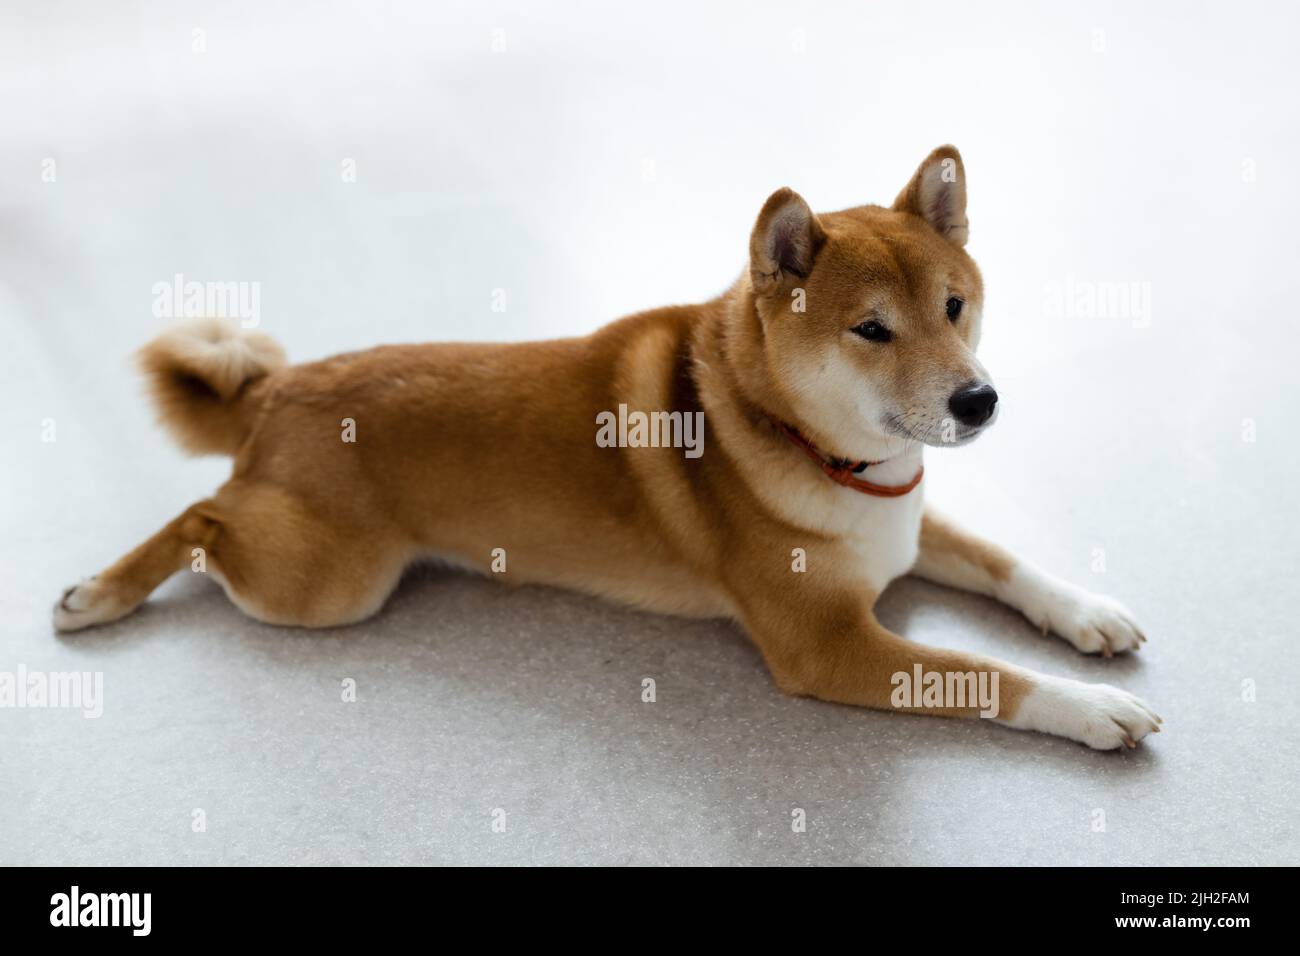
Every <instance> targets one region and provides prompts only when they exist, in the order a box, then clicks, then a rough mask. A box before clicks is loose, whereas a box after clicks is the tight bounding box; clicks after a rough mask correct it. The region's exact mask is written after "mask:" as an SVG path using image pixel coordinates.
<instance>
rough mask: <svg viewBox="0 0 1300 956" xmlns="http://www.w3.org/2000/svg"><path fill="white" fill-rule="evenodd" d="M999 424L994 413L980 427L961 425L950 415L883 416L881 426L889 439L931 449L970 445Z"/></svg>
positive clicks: (900, 414)
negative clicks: (995, 423)
mask: <svg viewBox="0 0 1300 956" xmlns="http://www.w3.org/2000/svg"><path fill="white" fill-rule="evenodd" d="M997 420H998V415H997V412H996V411H995V412H994V413H993V417H992V418H990V419H989V420H988V421H986V422H984V423H983V424H982V425H963V424H962V423H961V422H959V421H957V420H956V419H954V418H953V417H952V416H951V415H927V414H924V413H922V414H906V413H901V412H900V413H896V414H893V415H889V416H886V418H885V420H884V422H883V425H884V428H885V432H886V433H887V434H889V435H892V436H895V437H898V438H902V439H904V440H906V441H909V442H916V443H918V444H921V445H929V446H930V447H931V448H957V447H960V446H961V445H969V444H970V443H971V442H973V441H974V440H975V439H977V438H979V437H980V435H982V434H984V432H985V431H987V430H988V428H989V427H990V426H991V425H992V424H993V423H994V422H996V421H997Z"/></svg>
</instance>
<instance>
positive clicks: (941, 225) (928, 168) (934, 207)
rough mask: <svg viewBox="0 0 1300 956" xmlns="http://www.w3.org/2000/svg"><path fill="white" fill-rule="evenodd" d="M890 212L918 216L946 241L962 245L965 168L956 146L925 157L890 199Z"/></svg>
mask: <svg viewBox="0 0 1300 956" xmlns="http://www.w3.org/2000/svg"><path fill="white" fill-rule="evenodd" d="M894 211H895V212H910V213H912V214H913V215H915V216H920V217H921V218H922V219H924V220H925V221H926V222H928V223H929V224H930V225H931V226H933V227H934V230H935V231H936V232H937V233H939V235H941V236H943V237H944V238H945V239H947V240H948V241H949V242H953V243H956V244H957V245H959V246H964V245H966V240H967V239H968V238H969V237H970V223H969V222H968V221H967V220H966V170H965V168H964V167H963V166H962V164H961V153H959V152H957V147H956V146H940V147H939V148H938V149H936V150H935V151H934V152H933V153H931V154H930V155H929V156H927V157H926V158H925V162H923V163H922V164H921V165H920V166H919V167H918V168H917V170H916V175H915V176H913V177H912V181H911V182H910V183H908V184H907V186H906V187H904V189H903V191H902V192H901V193H899V194H898V198H897V199H895V200H894Z"/></svg>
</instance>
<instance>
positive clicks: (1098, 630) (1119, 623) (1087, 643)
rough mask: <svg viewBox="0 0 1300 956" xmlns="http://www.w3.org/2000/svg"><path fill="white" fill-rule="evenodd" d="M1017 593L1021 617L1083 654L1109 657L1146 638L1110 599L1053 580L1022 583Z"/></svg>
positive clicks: (1130, 617)
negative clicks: (1022, 615)
mask: <svg viewBox="0 0 1300 956" xmlns="http://www.w3.org/2000/svg"><path fill="white" fill-rule="evenodd" d="M1020 590H1021V595H1020V601H1019V602H1017V603H1018V604H1019V605H1020V607H1021V610H1022V611H1023V612H1024V614H1025V617H1027V618H1029V620H1031V621H1033V622H1034V623H1035V624H1036V625H1038V627H1040V628H1041V629H1042V631H1043V633H1044V634H1046V633H1047V632H1048V631H1052V632H1053V633H1055V634H1059V635H1060V636H1061V637H1063V638H1065V639H1066V640H1067V641H1069V642H1070V643H1071V644H1073V645H1074V646H1075V647H1076V648H1078V649H1079V650H1081V651H1083V652H1084V653H1085V654H1101V655H1102V656H1103V657H1111V656H1113V655H1115V654H1119V653H1122V652H1123V651H1135V650H1137V649H1138V647H1139V646H1141V645H1142V644H1143V643H1144V642H1145V641H1146V639H1147V638H1146V635H1145V634H1143V633H1142V629H1141V628H1140V627H1138V625H1137V622H1136V621H1134V620H1133V614H1132V612H1130V611H1129V609H1128V608H1126V607H1125V606H1124V605H1123V604H1121V603H1119V601H1116V600H1115V599H1114V598H1110V597H1106V596H1105V595H1103V594H1093V593H1092V592H1091V591H1085V590H1084V589H1083V588H1080V587H1075V586H1074V585H1072V584H1067V583H1065V582H1064V581H1057V580H1054V579H1045V580H1041V581H1034V582H1032V583H1031V582H1025V584H1024V586H1022V587H1021V589H1020Z"/></svg>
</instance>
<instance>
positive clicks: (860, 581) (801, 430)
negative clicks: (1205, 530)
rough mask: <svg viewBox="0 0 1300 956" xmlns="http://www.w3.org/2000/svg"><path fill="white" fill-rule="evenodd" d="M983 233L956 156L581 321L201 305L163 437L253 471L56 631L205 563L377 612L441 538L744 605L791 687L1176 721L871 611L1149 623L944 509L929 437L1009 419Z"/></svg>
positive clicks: (323, 608)
mask: <svg viewBox="0 0 1300 956" xmlns="http://www.w3.org/2000/svg"><path fill="white" fill-rule="evenodd" d="M968 234H969V223H968V221H967V217H966V174H965V168H964V166H963V163H962V159H961V156H960V154H959V153H958V151H957V150H956V149H955V148H954V147H952V146H942V147H940V148H938V149H936V150H935V151H934V152H932V153H931V154H930V155H929V156H928V157H927V158H926V159H925V161H924V162H922V163H921V165H920V167H919V168H918V169H917V170H916V172H915V174H914V175H913V177H912V179H911V181H910V182H908V184H907V185H906V186H905V187H904V189H903V190H902V192H901V193H900V194H899V195H898V198H897V199H896V200H895V201H894V203H893V205H891V206H889V207H883V206H874V205H867V206H859V207H856V208H852V209H845V210H843V211H841V212H835V213H829V214H823V215H817V214H814V213H813V212H812V210H811V209H810V208H809V206H808V204H807V203H806V202H805V201H804V199H803V198H802V197H801V196H799V195H798V194H797V193H795V192H793V191H792V190H790V189H788V188H784V189H780V190H778V191H776V192H775V193H773V194H772V195H771V196H770V197H769V198H768V199H767V201H766V202H765V203H764V204H763V206H762V208H761V210H760V212H759V214H758V217H757V220H756V221H755V223H754V227H753V230H752V233H751V235H750V238H749V265H748V268H747V269H746V270H744V271H743V272H742V274H741V276H740V277H739V279H737V281H736V282H735V283H734V284H733V285H732V286H731V287H730V288H729V289H728V290H727V291H726V292H725V293H724V294H723V295H721V296H720V297H718V298H716V299H714V300H712V301H710V302H706V303H704V304H702V305H689V306H670V307H667V308H661V309H655V310H652V311H648V312H643V313H640V314H637V315H633V316H630V317H627V318H624V319H621V320H619V321H616V322H613V323H612V324H610V325H607V326H605V327H604V328H601V329H600V330H598V331H596V332H595V333H593V334H591V335H589V336H587V337H585V338H575V339H564V340H556V341H544V342H529V343H512V344H459V343H457V344H423V345H390V346H382V347H379V348H374V349H371V350H368V351H362V352H355V353H350V354H345V355H339V356H335V357H333V358H329V359H325V360H323V361H319V362H311V363H308V364H303V365H294V366H290V365H288V364H286V361H285V356H284V353H283V351H282V350H281V349H280V347H279V346H278V345H277V344H276V343H275V342H274V341H273V340H272V339H271V338H269V337H268V336H266V335H265V334H263V333H261V332H258V331H250V330H244V329H240V328H238V327H236V326H234V325H233V324H230V323H227V322H224V321H222V320H198V321H193V322H190V323H188V324H183V325H181V326H179V327H177V328H175V329H173V330H171V331H168V332H166V333H164V334H163V335H162V336H161V337H160V338H158V339H156V340H155V341H153V342H152V343H150V344H149V345H147V346H146V347H145V348H144V349H143V350H142V351H141V353H140V361H141V364H142V366H143V370H144V372H145V374H146V377H147V379H148V381H149V383H150V385H151V390H152V394H153V398H154V399H155V401H156V403H157V406H158V409H159V413H160V420H161V423H162V424H163V426H164V427H165V428H167V429H168V430H169V431H170V432H171V433H172V434H173V435H174V437H175V438H176V439H177V440H178V441H179V443H180V444H181V446H183V448H185V449H186V450H187V451H189V452H191V453H195V454H223V455H230V456H233V459H234V465H233V470H232V473H231V476H230V480H229V481H227V482H226V483H225V484H224V485H222V486H221V488H220V489H218V490H217V492H216V493H215V494H214V495H213V496H212V497H210V498H206V499H204V500H202V501H199V502H197V503H195V504H193V505H191V506H190V507H189V508H186V509H185V510H184V511H183V512H182V513H181V514H180V515H178V516H177V517H176V518H175V519H173V520H172V521H171V522H170V523H169V524H167V525H166V526H165V527H163V529H162V530H161V531H159V532H158V533H157V534H155V535H154V536H153V537H151V538H149V539H148V540H147V541H145V542H144V543H143V544H141V545H140V546H139V547H137V548H136V549H135V550H134V551H131V552H130V553H129V554H127V555H126V556H125V557H123V558H121V559H120V560H119V561H118V562H117V563H115V564H113V565H112V566H110V567H109V568H108V569H107V570H105V571H103V572H102V573H101V574H99V575H98V576H96V577H94V578H91V579H89V580H87V581H84V582H82V583H81V584H79V585H76V586H74V587H72V588H69V589H68V590H67V591H66V592H64V594H63V596H62V598H61V600H60V601H59V602H58V604H57V605H56V606H55V609H54V626H55V627H56V628H57V629H58V630H60V631H74V630H78V629H81V628H85V627H89V626H91V625H97V624H104V623H106V622H109V621H114V620H117V619H118V618H121V617H123V616H124V615H126V614H128V613H130V612H131V611H132V610H134V609H135V608H136V607H137V606H139V605H140V604H141V603H142V602H143V601H144V600H145V599H146V597H147V596H148V595H149V593H150V592H151V591H153V590H154V588H156V587H157V586H158V585H159V584H160V583H161V582H162V581H163V580H164V579H166V578H167V577H168V576H170V575H171V574H173V573H174V572H176V571H179V570H181V569H183V568H186V567H192V566H196V565H195V562H196V561H200V560H201V561H202V566H203V569H205V570H206V571H207V572H208V573H209V574H211V575H212V577H213V578H214V579H216V580H217V581H218V582H219V583H220V584H221V586H222V587H223V588H224V590H225V592H226V594H227V595H229V597H230V599H231V600H232V601H233V602H234V603H235V604H236V605H237V606H238V607H239V608H240V609H241V610H243V611H244V612H245V613H247V614H249V615H251V616H252V617H254V618H256V619H258V620H260V621H265V622H269V623H271V624H278V625H297V626H302V627H313V628H317V627H332V626H337V625H345V624H353V623H356V622H358V621H363V620H365V619H366V618H368V617H370V616H371V615H373V614H375V613H376V612H377V611H379V610H380V608H381V606H382V605H383V604H384V601H385V599H386V598H387V597H388V595H389V594H390V593H391V592H392V591H393V589H394V587H395V586H396V585H397V582H398V580H399V578H400V576H401V575H402V573H403V570H404V569H405V568H407V567H408V566H409V565H411V564H412V563H413V562H417V561H422V560H428V559H439V560H442V561H445V562H449V563H451V564H454V565H457V566H461V567H465V568H470V569H476V570H479V571H482V572H485V573H489V574H492V576H494V577H498V578H501V579H503V580H506V581H508V582H510V583H512V584H519V583H542V584H549V585H557V586H561V587H566V588H571V589H576V590H579V591H583V592H587V593H590V594H594V595H598V596H601V597H603V598H607V599H612V600H614V601H618V602H621V603H623V604H627V605H632V606H634V607H638V608H643V609H648V610H652V611H656V612H663V613H668V614H676V615H688V616H700V617H725V618H730V619H731V620H733V621H735V622H738V623H739V624H740V625H741V626H742V627H743V628H744V629H745V631H746V632H747V633H748V634H749V636H750V638H751V639H752V640H753V642H754V643H755V644H756V645H757V647H758V649H759V651H760V652H761V654H762V656H763V659H764V661H765V662H766V664H767V666H768V668H769V670H770V672H771V674H772V677H773V679H774V681H775V683H776V685H777V686H778V687H779V688H780V689H781V690H782V691H785V692H787V693H789V694H794V695H803V696H811V697H816V698H820V699H822V700H827V701H836V702H841V703H845V704H855V705H860V706H865V707H873V708H881V709H886V710H901V711H905V712H910V713H922V714H935V715H942V716H953V717H974V716H977V715H980V714H983V715H984V716H991V717H992V719H994V720H996V721H997V722H998V723H1002V724H1004V725H1006V726H1009V727H1013V728H1019V729H1025V730H1034V731H1040V732H1044V733H1048V734H1055V735H1058V736H1062V737H1066V738H1070V739H1072V740H1076V741H1081V742H1082V743H1084V744H1087V745H1088V746H1089V747H1093V748H1097V749H1115V748H1119V747H1121V746H1127V747H1135V746H1136V745H1137V742H1138V741H1139V740H1141V739H1142V738H1143V737H1145V736H1146V735H1147V734H1149V733H1152V732H1156V731H1158V730H1159V725H1160V723H1161V719H1160V718H1159V717H1158V716H1156V714H1155V713H1154V712H1153V711H1152V710H1151V709H1150V707H1148V706H1147V705H1146V704H1145V703H1144V702H1143V701H1141V700H1139V699H1138V698H1137V697H1135V696H1133V695H1132V694H1129V693H1127V692H1125V691H1123V690H1120V689H1117V688H1115V687H1112V686H1109V685H1106V684H1087V683H1082V682H1079V681H1074V680H1068V679H1063V678H1059V677H1052V676H1048V675H1045V674H1041V673H1036V672H1033V671H1030V670H1027V669H1024V668H1020V667H1016V666H1013V665H1010V664H1006V663H1002V662H1000V661H996V660H992V659H989V658H985V657H981V656H977V655H974V654H967V653H963V652H960V651H951V650H940V649H935V648H931V647H926V646H922V645H920V644H916V643H913V642H911V641H908V640H906V639H905V638H903V637H901V636H899V635H897V634H894V633H891V632H890V631H889V630H888V629H886V628H885V627H883V626H882V625H881V624H880V622H879V621H878V620H877V619H876V617H875V615H874V613H873V607H874V604H875V602H876V599H877V598H878V597H879V595H880V594H881V592H882V591H884V589H885V587H886V586H887V585H888V584H889V583H890V582H891V581H893V580H895V579H896V578H898V577H900V576H902V575H905V574H908V573H911V574H915V575H918V576H920V577H922V578H925V579H928V580H930V581H935V582H938V583H940V584H944V585H949V586H952V587H956V588H960V589H962V590H966V591H972V592H976V593H978V594H983V595H988V596H990V597H993V598H996V599H997V600H999V601H1002V602H1004V603H1006V604H1008V605H1010V606H1011V607H1013V608H1016V609H1018V610H1019V611H1020V612H1022V613H1023V614H1024V615H1025V616H1026V617H1027V618H1029V620H1030V621H1032V622H1033V623H1034V624H1036V625H1038V626H1040V627H1041V628H1042V629H1043V630H1044V632H1046V631H1048V630H1051V631H1054V632H1055V633H1056V634H1058V635H1060V636H1061V637H1063V638H1065V639H1066V640H1067V641H1069V642H1070V643H1071V644H1073V645H1074V646H1075V647H1076V648H1078V649H1079V650H1080V651H1083V652H1085V653H1089V654H1092V653H1100V654H1103V655H1106V656H1110V655H1112V654H1115V653H1120V652H1125V651H1133V650H1136V649H1137V648H1138V646H1139V644H1140V643H1142V642H1143V641H1145V639H1146V638H1145V636H1144V635H1143V634H1142V632H1141V630H1140V629H1139V628H1138V626H1137V624H1135V623H1134V620H1133V617H1132V615H1131V614H1130V613H1129V612H1128V611H1127V610H1126V609H1125V608H1124V607H1123V606H1122V605H1120V604H1119V603H1117V602H1116V601H1114V600H1111V599H1109V598H1105V597H1101V596H1098V595H1094V594H1091V593H1089V592H1087V591H1085V590H1083V589H1081V588H1078V587H1075V586H1073V585H1070V584H1067V583H1065V582H1063V581H1061V580H1058V579H1057V578H1055V577H1052V576H1050V575H1048V574H1046V573H1045V572H1043V571H1041V570H1039V569H1038V568H1036V567H1034V566H1033V565H1032V564H1029V563H1027V562H1025V561H1021V560H1019V559H1017V558H1015V557H1013V556H1012V555H1011V554H1009V553H1008V552H1007V551H1005V550H1003V549H1002V548H1000V547H998V546H997V545H994V544H991V543H989V542H987V541H984V540H982V539H980V538H978V537H976V536H974V535H972V534H970V533H968V532H966V531H964V530H962V529H961V528H960V527H958V526H957V525H955V524H954V523H953V522H952V521H950V520H947V519H946V518H944V517H942V516H941V515H940V514H938V513H936V512H935V511H933V510H930V509H929V508H927V507H926V506H925V505H924V504H923V500H924V490H925V482H924V473H925V472H924V467H923V462H922V458H923V452H924V450H925V448H926V447H927V446H931V447H935V446H939V447H946V446H955V445H961V444H965V443H967V442H970V441H973V440H974V439H975V438H976V437H978V436H979V435H980V434H981V433H982V432H983V431H984V430H985V429H987V428H988V427H989V426H990V425H991V424H992V423H993V421H994V420H995V418H996V416H997V402H998V396H997V392H996V391H995V389H994V387H993V384H992V382H991V379H990V377H989V374H988V373H987V372H986V371H985V369H984V367H983V366H982V365H981V364H980V362H979V360H978V359H977V358H976V357H975V352H976V347H977V345H978V343H979V339H980V326H981V322H982V319H983V301H984V296H983V286H982V280H981V277H980V272H979V270H978V268H977V267H976V265H975V262H974V260H972V259H971V257H970V256H969V255H968V254H967V252H966V250H965V246H966V242H967V238H968ZM695 421H698V422H700V423H701V424H702V426H703V429H702V431H701V432H700V433H698V434H696V435H694V436H688V434H687V433H688V432H690V431H691V429H690V428H689V427H687V426H688V425H689V423H691V422H695ZM615 423H617V427H616V426H615ZM647 423H648V424H647ZM688 437H690V438H691V441H689V442H688V441H687V440H686V439H687V438H688ZM658 439H662V440H658ZM683 445H686V446H687V447H682V446H683ZM913 677H915V679H916V681H917V683H918V684H919V685H923V686H918V687H916V688H912V687H910V686H908V687H905V686H904V685H905V684H909V683H910V682H911V681H912V679H913ZM990 679H991V680H990ZM977 683H978V686H979V687H980V688H981V690H983V689H986V688H988V687H989V686H991V687H993V688H995V689H996V698H997V699H996V702H995V703H994V706H992V707H990V706H988V704H989V702H988V701H987V700H983V699H981V700H976V699H974V698H975V696H976V695H975V691H974V688H975V687H976V684H977ZM965 688H969V689H970V690H971V694H969V695H965V694H963V693H962V691H963V689H965ZM913 690H915V691H916V692H915V693H912V691H913ZM904 691H905V692H904Z"/></svg>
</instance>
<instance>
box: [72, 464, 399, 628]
mask: <svg viewBox="0 0 1300 956" xmlns="http://www.w3.org/2000/svg"><path fill="white" fill-rule="evenodd" d="M411 553H412V551H411V549H410V548H408V547H407V546H406V545H405V544H404V543H403V541H402V540H401V538H400V537H399V536H398V535H395V534H394V533H393V532H392V531H391V529H389V528H387V527H386V526H384V525H382V524H381V523H378V522H373V521H371V522H368V523H365V524H358V523H357V522H353V521H350V520H349V517H348V516H347V514H346V512H345V510H344V509H342V508H339V509H331V508H328V507H323V506H322V507H313V506H312V505H311V504H309V503H308V502H306V501H304V500H303V499H301V498H299V497H298V496H296V495H294V494H292V493H290V492H288V491H286V490H284V489H282V488H279V487H276V486H273V485H267V484H259V483H253V482H248V481H232V482H230V483H228V484H227V485H225V486H224V487H222V488H221V490H220V491H218V493H217V494H216V495H215V496H214V497H213V498H211V499H208V500H206V501H201V502H198V503H197V504H195V505H192V506H191V507H189V508H187V509H186V510H185V511H184V512H182V513H181V515H180V516H179V517H177V518H176V519H175V520H174V521H172V522H171V523H169V524H168V525H167V526H166V527H164V528H163V529H162V530H161V531H159V532H158V533H157V534H155V535H154V536H153V537H152V538H150V539H149V540H148V541H146V542H145V543H144V544H142V545H140V546H139V547H138V548H136V549H135V550H134V551H132V552H131V553H130V554H128V555H126V556H125V557H124V558H122V559H121V560H119V561H118V562H117V563H116V564H114V565H112V566H111V567H109V568H108V569H107V570H105V571H103V572H102V573H100V574H99V575H97V576H96V577H94V578H91V579H90V580H89V581H85V582H83V583H81V584H79V585H77V586H76V587H73V588H69V589H68V591H67V592H65V594H64V595H63V598H62V599H61V600H60V601H59V603H58V605H56V606H55V609H54V626H55V627H56V628H58V629H59V630H61V631H75V630H80V629H81V628H84V627H90V626H92V625H95V624H104V623H107V622H109V621H115V620H117V619H118V618H120V617H124V616H125V615H127V614H129V613H130V612H131V611H133V610H134V609H135V608H136V607H138V606H139V605H140V603H141V602H143V601H144V599H145V598H147V597H148V596H149V593H150V592H151V591H153V589H154V588H156V587H157V586H158V585H159V584H161V583H162V582H163V581H164V580H166V579H167V578H168V577H170V576H171V575H172V574H173V573H174V572H176V571H179V570H180V569H181V568H186V567H193V569H194V570H195V571H200V572H206V573H210V574H211V575H212V576H213V578H214V579H215V580H216V581H218V582H219V583H220V584H221V586H222V587H223V588H224V589H225V591H226V594H227V595H228V596H229V597H230V599H231V600H232V601H233V602H234V603H235V604H236V605H237V606H238V607H239V608H240V609H241V610H243V611H244V612H245V613H246V614H249V615H251V616H252V617H255V618H257V619H258V620H261V621H265V622H267V623H271V624H286V625H301V626H305V627H331V626H334V625H340V624H350V623H353V622H355V621H359V620H362V619H364V618H367V617H369V616H370V615H371V614H373V613H375V611H377V610H379V608H380V607H381V606H382V605H383V602H384V599H385V598H387V597H388V595H389V593H390V592H391V591H392V590H393V588H394V587H395V586H396V584H397V581H398V579H399V578H400V577H401V573H402V570H403V568H404V567H405V565H406V563H407V560H408V559H409V557H410V556H411Z"/></svg>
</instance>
